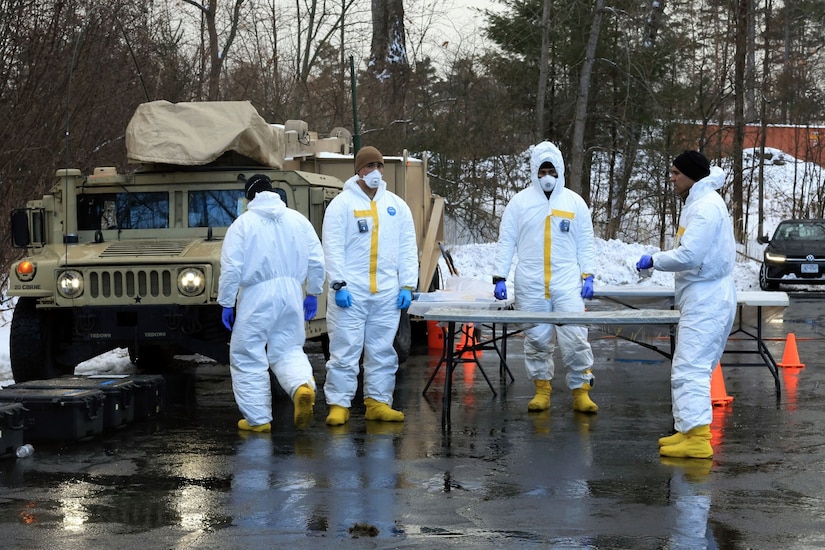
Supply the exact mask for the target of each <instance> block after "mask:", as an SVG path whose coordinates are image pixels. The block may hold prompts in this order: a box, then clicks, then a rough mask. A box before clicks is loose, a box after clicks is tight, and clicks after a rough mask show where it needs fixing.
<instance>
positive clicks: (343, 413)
mask: <svg viewBox="0 0 825 550" xmlns="http://www.w3.org/2000/svg"><path fill="white" fill-rule="evenodd" d="M347 420H349V409H348V408H346V407H342V406H341V405H330V406H329V414H328V415H327V426H343V425H344V424H346V423H347Z"/></svg>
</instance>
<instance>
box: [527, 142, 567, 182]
mask: <svg viewBox="0 0 825 550" xmlns="http://www.w3.org/2000/svg"><path fill="white" fill-rule="evenodd" d="M545 162H551V163H553V166H554V167H555V168H556V173H557V174H558V177H557V178H556V185H555V187H554V188H553V191H555V190H556V189H559V188H561V187H564V158H562V156H561V151H559V148H558V147H556V146H555V145H553V144H552V143H550V142H549V141H542V142H541V143H539V144H538V145H536V146H535V147H534V148H533V154H532V155H531V156H530V181H531V182H532V183H533V185H534V186H535V187H537V188H538V189H539V190H541V192H542V193H544V188H542V186H541V183H539V175H538V174H539V167H540V166H541V165H542V164H544V163H545Z"/></svg>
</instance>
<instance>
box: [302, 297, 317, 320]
mask: <svg viewBox="0 0 825 550" xmlns="http://www.w3.org/2000/svg"><path fill="white" fill-rule="evenodd" d="M316 313H318V297H317V296H311V295H308V296H307V297H306V298H304V321H309V320H310V319H312V318H313V317H315V314H316Z"/></svg>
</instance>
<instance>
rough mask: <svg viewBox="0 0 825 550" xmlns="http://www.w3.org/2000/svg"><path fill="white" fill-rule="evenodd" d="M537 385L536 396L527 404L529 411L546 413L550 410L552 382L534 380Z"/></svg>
mask: <svg viewBox="0 0 825 550" xmlns="http://www.w3.org/2000/svg"><path fill="white" fill-rule="evenodd" d="M533 384H535V385H536V395H534V396H533V399H531V400H530V402H529V403H527V410H528V411H532V412H538V411H546V410H547V409H549V408H550V392H551V391H553V388H551V387H550V380H533Z"/></svg>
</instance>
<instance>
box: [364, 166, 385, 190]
mask: <svg viewBox="0 0 825 550" xmlns="http://www.w3.org/2000/svg"><path fill="white" fill-rule="evenodd" d="M362 179H363V180H364V182H365V183H366V184H367V187H369V188H370V189H378V187H379V186H380V185H381V179H382V178H381V171H380V170H378V169H377V168H376V169H375V170H373V171H372V172H370V173H369V174H367V175H366V176H364V177H363V178H362Z"/></svg>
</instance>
